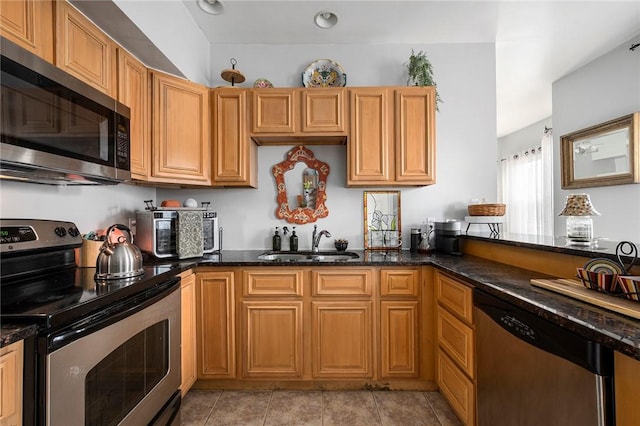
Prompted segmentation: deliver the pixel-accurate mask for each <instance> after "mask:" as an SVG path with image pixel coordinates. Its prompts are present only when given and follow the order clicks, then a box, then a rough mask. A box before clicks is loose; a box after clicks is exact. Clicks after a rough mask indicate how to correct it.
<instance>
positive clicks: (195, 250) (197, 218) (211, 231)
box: [135, 200, 222, 259]
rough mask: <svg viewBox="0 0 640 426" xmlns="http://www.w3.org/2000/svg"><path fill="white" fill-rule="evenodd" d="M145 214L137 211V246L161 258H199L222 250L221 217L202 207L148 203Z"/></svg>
mask: <svg viewBox="0 0 640 426" xmlns="http://www.w3.org/2000/svg"><path fill="white" fill-rule="evenodd" d="M145 203H146V204H147V207H146V209H145V210H144V211H138V212H136V240H135V241H136V245H137V246H138V247H139V248H140V250H142V251H144V252H147V253H150V254H152V255H153V256H155V257H158V258H179V259H186V258H190V257H200V256H202V255H204V254H209V253H214V252H216V251H219V250H220V249H221V248H222V228H220V227H219V226H218V214H217V213H216V212H214V211H211V210H209V204H210V203H208V202H203V203H201V204H202V205H201V207H173V206H172V207H155V206H154V205H153V200H145Z"/></svg>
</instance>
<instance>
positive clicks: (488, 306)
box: [473, 288, 613, 377]
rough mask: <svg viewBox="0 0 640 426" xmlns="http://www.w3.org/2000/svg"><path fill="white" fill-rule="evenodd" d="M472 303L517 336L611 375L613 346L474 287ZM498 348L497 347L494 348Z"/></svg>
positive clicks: (584, 366) (598, 371)
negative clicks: (606, 345)
mask: <svg viewBox="0 0 640 426" xmlns="http://www.w3.org/2000/svg"><path fill="white" fill-rule="evenodd" d="M473 299H474V302H473V303H474V306H475V308H476V309H478V310H480V311H482V312H484V313H485V314H486V315H487V316H489V317H490V318H491V319H492V320H493V321H494V322H495V323H496V324H498V325H499V326H500V327H502V328H503V329H504V330H506V331H507V332H509V333H511V334H512V335H513V336H515V337H517V338H518V339H520V340H522V341H524V342H527V343H528V344H530V345H533V346H535V347H537V348H539V349H542V350H544V351H546V352H550V353H552V354H554V355H557V356H559V357H561V358H564V359H566V360H567V361H570V362H572V363H574V364H577V365H579V366H581V367H583V368H585V369H587V370H588V371H590V372H592V373H594V374H597V375H599V376H605V377H612V376H613V350H611V349H610V348H607V347H605V346H602V345H601V344H599V343H596V342H593V341H591V340H589V339H587V338H585V337H582V336H579V335H577V334H575V333H573V332H572V331H570V330H567V329H564V328H562V327H560V326H558V325H557V324H554V323H552V322H551V321H548V320H546V319H544V318H542V317H539V316H537V315H535V314H532V313H530V312H527V311H525V310H524V309H522V308H519V307H517V306H515V305H513V304H511V303H509V302H506V301H504V300H502V299H499V298H498V297H495V296H492V295H490V294H488V293H485V292H483V291H481V290H478V289H477V288H476V289H474V291H473ZM496 350H499V349H496Z"/></svg>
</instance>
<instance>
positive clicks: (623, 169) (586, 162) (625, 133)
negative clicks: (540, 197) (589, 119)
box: [560, 112, 640, 189]
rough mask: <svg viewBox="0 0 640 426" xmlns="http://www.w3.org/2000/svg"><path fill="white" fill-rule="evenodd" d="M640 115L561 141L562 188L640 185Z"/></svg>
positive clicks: (618, 119)
mask: <svg viewBox="0 0 640 426" xmlns="http://www.w3.org/2000/svg"><path fill="white" fill-rule="evenodd" d="M639 127H640V113H638V112H636V113H635V114H630V115H626V116H624V117H620V118H617V119H615V120H611V121H607V122H606V123H602V124H598V125H596V126H592V127H589V128H587V129H582V130H579V131H577V132H573V133H570V134H568V135H564V136H562V137H561V138H560V141H561V142H560V143H561V151H562V163H561V164H562V188H564V189H569V188H586V187H592V186H607V185H622V184H628V183H639V182H640V151H639V150H640V142H639V140H640V130H639Z"/></svg>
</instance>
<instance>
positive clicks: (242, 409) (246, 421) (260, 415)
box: [206, 391, 271, 426]
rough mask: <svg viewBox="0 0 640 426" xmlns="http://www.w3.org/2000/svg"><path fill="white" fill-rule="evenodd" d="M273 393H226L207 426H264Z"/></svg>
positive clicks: (214, 408)
mask: <svg viewBox="0 0 640 426" xmlns="http://www.w3.org/2000/svg"><path fill="white" fill-rule="evenodd" d="M270 399H271V391H224V392H223V393H222V395H221V396H220V398H218V401H217V402H216V404H215V405H214V407H213V410H212V411H211V415H210V416H209V419H208V420H207V423H206V424H207V425H211V426H212V425H221V426H222V425H245V426H250V425H262V424H264V419H265V416H266V414H267V408H268V407H269V400H270Z"/></svg>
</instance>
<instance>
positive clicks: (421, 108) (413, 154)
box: [395, 87, 436, 185]
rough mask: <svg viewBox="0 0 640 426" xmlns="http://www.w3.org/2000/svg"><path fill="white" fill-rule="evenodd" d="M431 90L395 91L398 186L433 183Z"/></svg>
mask: <svg viewBox="0 0 640 426" xmlns="http://www.w3.org/2000/svg"><path fill="white" fill-rule="evenodd" d="M435 99H436V98H435V89H434V88H433V87H420V88H416V87H410V88H401V89H396V90H395V117H396V119H395V134H396V138H395V141H396V142H395V147H396V156H395V159H396V164H395V170H396V177H395V180H396V182H398V183H402V184H407V185H430V184H434V183H435V182H436V174H435V167H436V165H435V164H436V155H435V148H436V143H435V139H436V126H435V122H436V116H435V111H436V101H435Z"/></svg>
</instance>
